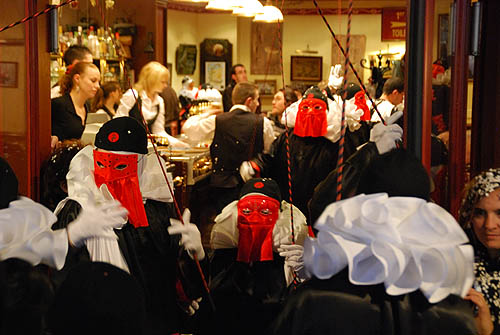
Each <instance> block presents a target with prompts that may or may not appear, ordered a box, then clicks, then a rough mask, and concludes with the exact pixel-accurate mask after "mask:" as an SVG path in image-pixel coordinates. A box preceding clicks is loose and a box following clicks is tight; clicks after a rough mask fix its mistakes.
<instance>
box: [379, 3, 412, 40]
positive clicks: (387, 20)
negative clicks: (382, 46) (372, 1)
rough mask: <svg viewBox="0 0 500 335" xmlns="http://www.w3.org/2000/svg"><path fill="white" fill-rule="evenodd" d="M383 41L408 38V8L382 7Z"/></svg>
mask: <svg viewBox="0 0 500 335" xmlns="http://www.w3.org/2000/svg"><path fill="white" fill-rule="evenodd" d="M381 39H382V41H383V42H385V41H405V40H406V8H383V9H382V38H381Z"/></svg>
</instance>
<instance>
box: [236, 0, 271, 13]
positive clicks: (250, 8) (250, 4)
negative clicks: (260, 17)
mask: <svg viewBox="0 0 500 335" xmlns="http://www.w3.org/2000/svg"><path fill="white" fill-rule="evenodd" d="M263 13H264V6H262V4H261V3H260V1H259V0H248V1H247V2H246V3H245V5H244V6H243V7H241V8H235V9H233V15H238V16H243V17H254V16H255V15H257V14H263Z"/></svg>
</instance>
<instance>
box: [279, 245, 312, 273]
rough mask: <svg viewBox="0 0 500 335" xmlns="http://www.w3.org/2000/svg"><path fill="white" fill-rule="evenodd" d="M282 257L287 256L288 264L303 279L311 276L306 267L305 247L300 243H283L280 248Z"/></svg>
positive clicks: (286, 261) (286, 262)
mask: <svg viewBox="0 0 500 335" xmlns="http://www.w3.org/2000/svg"><path fill="white" fill-rule="evenodd" d="M278 252H279V254H280V256H281V257H284V258H285V264H287V265H288V266H289V267H290V268H291V269H292V270H293V271H294V272H295V273H296V274H297V275H298V277H299V279H301V280H306V279H309V278H311V276H310V274H309V273H308V272H307V270H306V268H305V267H304V247H303V246H301V245H299V244H282V245H280V247H279V248H278Z"/></svg>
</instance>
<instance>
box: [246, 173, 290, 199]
mask: <svg viewBox="0 0 500 335" xmlns="http://www.w3.org/2000/svg"><path fill="white" fill-rule="evenodd" d="M249 193H262V194H264V195H266V196H268V197H270V198H273V199H276V200H278V201H279V202H281V192H280V188H279V186H278V184H277V183H276V182H275V181H274V180H272V179H271V178H252V179H250V180H249V181H247V182H246V183H245V185H243V187H242V189H241V192H240V199H241V198H242V197H244V196H245V195H247V194H249Z"/></svg>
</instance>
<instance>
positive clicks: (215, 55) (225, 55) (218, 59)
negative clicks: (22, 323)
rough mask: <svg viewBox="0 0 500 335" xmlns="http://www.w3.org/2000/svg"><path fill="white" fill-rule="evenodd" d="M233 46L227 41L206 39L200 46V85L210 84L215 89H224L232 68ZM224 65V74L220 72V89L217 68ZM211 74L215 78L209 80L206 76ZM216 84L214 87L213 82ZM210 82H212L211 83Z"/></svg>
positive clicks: (219, 69)
mask: <svg viewBox="0 0 500 335" xmlns="http://www.w3.org/2000/svg"><path fill="white" fill-rule="evenodd" d="M232 62H233V45H232V44H231V43H230V42H229V40H221V39H211V38H207V39H205V40H203V42H201V44H200V64H201V71H200V84H205V83H212V85H213V86H214V87H215V88H217V89H224V87H226V85H227V84H228V83H229V82H230V81H231V67H232V66H233V64H232ZM222 63H224V66H223V68H224V72H222V75H223V76H222V82H220V83H221V84H222V88H221V86H220V83H219V81H218V80H219V78H218V75H219V74H220V73H221V68H219V66H221V65H222ZM209 73H211V74H213V75H214V76H215V77H211V78H210V79H209V78H208V77H207V75H208V74H209ZM212 80H215V82H216V83H217V84H216V85H214V84H213V83H214V81H212ZM211 81H212V82H211Z"/></svg>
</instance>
